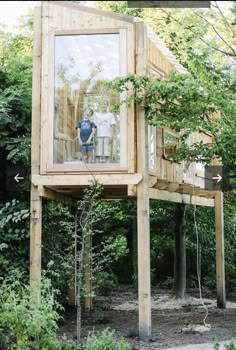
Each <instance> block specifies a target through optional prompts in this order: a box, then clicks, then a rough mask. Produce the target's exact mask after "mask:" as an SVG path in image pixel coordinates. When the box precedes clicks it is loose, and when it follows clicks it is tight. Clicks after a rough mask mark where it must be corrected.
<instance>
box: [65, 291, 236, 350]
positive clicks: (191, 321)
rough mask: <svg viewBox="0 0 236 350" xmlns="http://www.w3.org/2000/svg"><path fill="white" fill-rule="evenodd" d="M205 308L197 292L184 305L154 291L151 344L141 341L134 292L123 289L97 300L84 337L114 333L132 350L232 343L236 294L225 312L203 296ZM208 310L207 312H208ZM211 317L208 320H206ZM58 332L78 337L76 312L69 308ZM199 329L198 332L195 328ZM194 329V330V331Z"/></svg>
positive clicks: (84, 326) (85, 318) (235, 333)
mask: <svg viewBox="0 0 236 350" xmlns="http://www.w3.org/2000/svg"><path fill="white" fill-rule="evenodd" d="M203 298H204V299H203V302H204V305H205V307H204V306H203V304H202V302H201V300H200V299H199V292H198V291H194V290H192V291H188V294H187V297H186V299H185V300H184V301H178V300H175V299H173V297H172V294H171V291H166V290H165V291H164V290H161V291H160V290H159V289H157V288H154V289H153V290H152V341H151V342H150V343H149V344H146V343H143V342H141V341H139V339H138V300H137V293H136V292H135V291H134V289H133V288H131V287H127V286H121V287H119V288H117V290H116V291H115V292H113V293H112V295H110V296H108V297H103V296H98V297H96V300H95V302H94V311H93V312H92V313H90V314H83V320H82V334H83V336H87V334H88V332H89V331H92V330H95V331H98V330H103V329H105V328H108V327H109V328H110V329H114V330H115V331H116V334H117V336H123V337H125V338H126V339H127V340H128V342H129V343H130V344H131V346H132V348H133V349H140V350H146V349H151V350H154V349H156V350H158V349H165V348H170V347H174V346H184V345H189V344H201V343H206V342H212V344H213V343H214V341H216V340H217V341H223V340H229V339H231V338H232V337H236V303H234V300H235V301H236V298H235V293H233V294H232V295H231V296H230V295H228V296H227V304H226V309H218V308H217V307H216V300H215V299H216V296H214V295H212V293H210V292H207V291H205V292H203ZM206 308H207V311H206ZM207 312H208V316H207V318H206V320H205V325H207V327H202V326H204V322H203V320H204V318H205V316H206V315H207ZM63 317H64V319H63V321H62V323H61V326H60V328H59V336H62V335H63V334H65V335H67V337H69V338H75V336H76V311H75V309H74V308H72V307H70V308H66V310H65V312H64V315H63ZM198 325H200V327H199V328H196V326H198ZM193 327H194V328H193Z"/></svg>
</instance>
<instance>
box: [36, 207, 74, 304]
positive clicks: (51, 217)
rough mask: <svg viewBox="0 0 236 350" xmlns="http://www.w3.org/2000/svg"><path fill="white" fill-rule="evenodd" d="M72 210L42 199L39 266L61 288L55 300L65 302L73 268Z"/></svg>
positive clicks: (54, 285) (56, 287) (53, 283)
mask: <svg viewBox="0 0 236 350" xmlns="http://www.w3.org/2000/svg"><path fill="white" fill-rule="evenodd" d="M74 221H75V219H74V215H73V213H72V212H70V211H69V209H68V208H67V207H66V206H64V205H63V204H61V203H56V202H54V201H49V200H47V201H45V202H44V203H43V215H42V268H43V271H44V274H46V276H47V277H48V278H50V279H51V281H52V285H53V287H54V288H55V289H57V290H59V291H60V294H59V295H58V300H59V301H60V302H61V303H62V302H63V303H65V302H66V301H67V293H68V284H69V283H70V279H71V273H72V271H73V270H74V260H75V257H74V238H73V236H74V230H75V222H74Z"/></svg>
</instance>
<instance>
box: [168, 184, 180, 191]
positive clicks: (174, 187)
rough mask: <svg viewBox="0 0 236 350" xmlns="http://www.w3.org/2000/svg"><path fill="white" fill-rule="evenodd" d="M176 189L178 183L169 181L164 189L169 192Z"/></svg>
mask: <svg viewBox="0 0 236 350" xmlns="http://www.w3.org/2000/svg"><path fill="white" fill-rule="evenodd" d="M178 189H179V183H178V182H171V183H170V184H169V185H168V186H167V187H166V191H169V192H176V191H177V190H178Z"/></svg>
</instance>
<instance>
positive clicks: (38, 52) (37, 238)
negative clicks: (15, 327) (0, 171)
mask: <svg viewBox="0 0 236 350" xmlns="http://www.w3.org/2000/svg"><path fill="white" fill-rule="evenodd" d="M41 36H42V18H41V7H35V10H34V48H33V83H32V90H33V91H32V126H31V140H32V146H31V176H33V175H39V168H40V130H41V128H40V123H41V56H42V38H41ZM30 214H31V215H30V286H31V289H32V295H33V296H34V297H36V298H37V299H39V297H40V290H39V287H40V282H41V235H42V197H41V195H40V194H39V188H38V186H36V184H33V183H32V184H31V200H30Z"/></svg>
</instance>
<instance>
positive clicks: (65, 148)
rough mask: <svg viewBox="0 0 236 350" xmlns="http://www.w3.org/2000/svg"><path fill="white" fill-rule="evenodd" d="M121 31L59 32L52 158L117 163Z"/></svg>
mask: <svg viewBox="0 0 236 350" xmlns="http://www.w3.org/2000/svg"><path fill="white" fill-rule="evenodd" d="M119 46H120V44H119V34H81V35H58V36H55V90H54V93H55V99H54V100H55V114H54V163H95V162H96V163H119V161H120V122H119V116H117V115H114V114H113V113H112V112H111V106H112V105H113V104H115V103H117V102H119V95H118V94H117V93H115V92H114V91H111V90H108V88H107V87H106V86H105V83H106V82H108V81H110V80H113V79H114V78H116V77H117V76H119V73H120V68H119V67H120V57H119Z"/></svg>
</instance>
